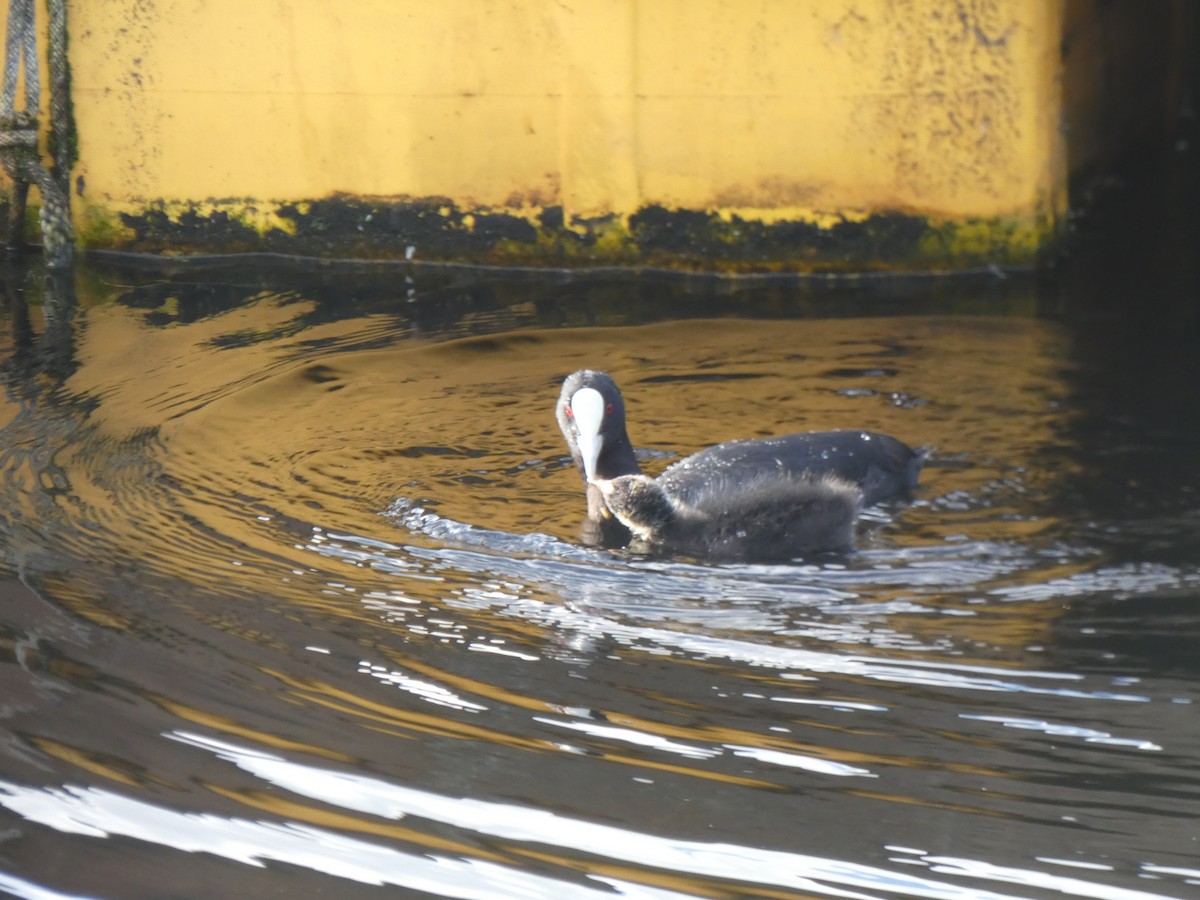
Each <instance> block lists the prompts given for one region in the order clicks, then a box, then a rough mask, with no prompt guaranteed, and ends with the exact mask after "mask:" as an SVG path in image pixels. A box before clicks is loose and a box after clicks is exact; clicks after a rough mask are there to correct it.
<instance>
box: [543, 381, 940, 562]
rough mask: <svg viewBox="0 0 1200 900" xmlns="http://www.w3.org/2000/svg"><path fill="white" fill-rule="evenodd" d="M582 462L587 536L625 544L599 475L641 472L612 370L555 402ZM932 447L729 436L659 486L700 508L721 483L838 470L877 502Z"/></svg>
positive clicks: (804, 436) (905, 481) (905, 487)
mask: <svg viewBox="0 0 1200 900" xmlns="http://www.w3.org/2000/svg"><path fill="white" fill-rule="evenodd" d="M555 414H556V416H557V418H558V424H559V427H560V428H561V429H562V433H563V436H564V437H565V438H566V441H567V446H568V447H569V448H570V450H571V458H572V459H573V460H574V461H575V467H576V468H577V469H578V470H579V474H580V476H581V477H582V478H583V480H584V482H585V483H586V485H587V488H586V490H587V497H588V519H587V522H588V523H591V525H590V527H588V526H587V523H585V534H584V537H585V539H597V540H600V541H602V542H603V543H605V544H614V543H623V542H624V541H625V540H628V536H629V533H628V531H627V530H626V529H624V528H622V527H620V526H618V525H617V524H616V523H614V522H612V520H611V519H610V518H608V516H607V513H608V509H607V507H606V505H605V502H604V499H603V497H602V495H601V493H600V490H599V488H598V487H597V486H596V485H595V484H594V483H593V482H594V481H596V480H612V479H614V478H618V477H620V476H622V475H640V474H641V472H642V470H641V467H640V466H639V465H638V462H637V458H636V457H635V456H634V452H633V445H632V444H631V443H630V441H629V435H628V433H627V431H626V425H625V401H624V398H623V397H622V396H621V391H620V390H619V389H618V388H617V385H616V382H614V381H613V380H612V378H611V377H609V376H608V375H607V374H605V373H604V372H598V371H595V370H592V369H581V370H579V371H578V372H574V373H572V374H571V375H569V376H567V378H566V380H565V381H564V382H563V387H562V393H561V394H560V395H559V399H558V405H557V406H556V408H555ZM925 456H926V452H925V451H924V450H913V449H912V448H911V447H909V446H908V445H906V444H904V443H902V442H901V441H898V440H896V438H894V437H890V436H889V435H886V434H879V433H877V432H871V431H812V432H802V433H799V434H788V435H783V436H781V437H773V438H762V439H753V440H737V441H727V442H726V443H723V444H717V445H716V446H713V447H709V448H707V449H706V450H701V451H700V452H699V453H696V454H694V455H692V456H689V457H687V458H685V459H681V460H680V461H679V462H677V463H675V464H673V465H672V466H670V467H669V468H668V469H667V470H666V471H665V472H663V474H662V475H661V476H660V477H659V479H658V483H659V485H660V486H661V487H662V488H663V489H664V490H665V491H666V492H667V493H668V494H669V495H670V496H671V497H672V498H674V499H675V500H677V501H679V502H681V503H683V504H686V505H689V506H694V505H695V502H696V499H697V497H698V496H700V495H701V494H703V493H704V492H706V491H707V490H708V489H709V486H710V485H711V484H713V483H717V482H720V483H723V484H725V485H726V488H725V494H726V496H729V495H730V491H731V486H733V485H736V484H750V483H753V484H755V485H759V484H761V483H764V482H769V479H770V477H771V476H772V475H774V476H777V477H780V478H783V479H787V478H793V477H809V478H811V477H815V476H822V475H833V476H836V477H837V478H839V479H841V480H843V481H847V482H850V483H852V484H854V485H856V486H857V487H858V488H859V490H860V491H861V493H862V504H863V505H865V506H870V505H872V504H874V503H878V502H879V501H881V500H885V499H887V498H889V497H894V496H897V495H903V494H905V493H906V492H908V491H909V490H911V489H912V488H913V487H914V486H916V483H917V478H918V476H919V475H920V471H921V466H922V464H923V463H924V461H925Z"/></svg>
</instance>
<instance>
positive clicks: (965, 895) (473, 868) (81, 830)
mask: <svg viewBox="0 0 1200 900" xmlns="http://www.w3.org/2000/svg"><path fill="white" fill-rule="evenodd" d="M167 737H170V738H171V739H173V740H176V741H179V742H181V743H184V744H186V745H188V746H191V747H195V748H199V749H202V750H205V751H207V752H209V753H212V754H213V755H214V756H216V757H217V758H219V759H221V760H224V761H226V762H229V763H232V764H233V765H235V766H236V767H237V768H239V769H241V770H242V771H244V772H247V773H250V774H252V775H254V776H255V777H257V778H259V779H261V780H262V781H264V782H265V783H267V784H269V785H271V786H273V787H274V788H277V789H279V790H283V791H287V792H289V793H291V794H294V795H297V796H301V797H305V798H308V799H310V800H315V801H319V802H321V803H325V804H329V805H332V806H334V807H337V808H341V809H344V810H347V811H350V812H353V813H356V814H360V815H366V816H372V817H376V818H381V819H386V820H390V821H395V820H399V819H402V818H405V817H414V818H417V819H421V820H425V821H428V822H436V823H440V824H441V825H443V826H450V827H452V828H456V829H461V830H464V831H469V832H473V833H475V834H478V835H483V836H488V837H492V838H500V839H503V840H505V841H513V842H521V843H523V844H530V845H534V846H540V847H557V848H560V849H562V850H563V851H566V852H568V853H569V854H586V855H588V856H601V857H603V858H606V859H608V860H612V861H618V862H622V863H627V864H632V865H636V866H641V867H645V868H646V869H647V870H649V871H659V872H662V871H666V872H674V873H677V874H679V875H684V876H696V875H701V876H706V877H709V878H716V879H721V880H722V881H727V882H733V883H743V884H753V885H760V886H768V887H773V888H780V889H789V890H797V891H804V892H806V893H810V894H816V895H820V896H827V897H847V898H859V900H868V898H877V897H883V896H889V895H899V896H905V897H924V898H944V900H1001V898H1005V900H1011V898H1016V897H1020V896H1024V893H1021V894H1010V893H1007V892H1002V891H1000V892H998V891H996V890H993V889H992V888H988V887H983V886H980V885H979V884H959V883H955V882H954V881H949V880H946V879H944V878H937V879H935V878H928V877H921V876H915V875H912V874H908V873H905V872H901V871H894V870H889V869H883V868H879V867H876V866H868V865H862V864H858V863H854V862H849V861H845V860H837V859H828V858H823V857H818V856H811V855H806V854H802V853H792V852H787V851H781V850H768V849H763V848H758V847H749V846H743V845H737V844H731V843H723V842H712V843H706V842H698V841H691V840H679V839H673V838H670V837H665V836H660V835H655V834H650V833H646V832H637V831H633V830H629V829H624V828H617V827H613V826H610V825H601V824H597V823H594V822H588V821H585V820H582V819H577V818H572V817H569V816H564V815H559V814H556V813H553V812H550V811H548V810H541V809H532V808H527V807H521V806H516V805H513V804H507V803H497V802H490V801H484V800H478V799H473V798H469V797H450V796H445V795H442V794H436V793H432V792H429V791H424V790H419V789H416V788H412V787H404V786H401V785H398V784H393V783H390V782H387V781H384V780H382V779H378V778H370V777H366V776H363V775H359V774H355V773H352V772H338V771H332V770H329V769H323V768H318V767H315V766H312V765H304V764H300V763H296V762H292V761H289V760H286V759H283V758H281V757H278V756H275V755H273V754H269V753H265V752H262V751H257V750H253V749H250V748H247V747H243V746H238V745H235V744H232V743H229V742H227V741H223V740H217V739H214V738H211V737H206V736H203V735H199V734H196V733H190V732H174V733H172V734H169V735H167ZM0 805H3V806H5V807H7V808H8V809H10V810H12V811H13V812H16V813H18V814H19V815H21V816H23V817H24V818H25V819H27V820H28V821H32V822H38V823H40V824H42V825H46V826H48V827H50V828H54V829H57V830H59V831H62V832H67V833H72V834H80V835H87V836H90V837H96V838H104V837H110V836H118V835H119V836H123V837H129V838H134V839H137V840H142V841H148V842H151V843H155V844H160V845H165V846H170V847H173V848H175V849H177V850H183V851H187V852H207V853H212V854H215V855H217V856H220V857H223V858H225V859H229V860H233V861H236V862H240V863H243V864H245V865H250V866H256V867H257V866H262V865H264V864H265V863H267V862H286V863H289V864H292V865H297V866H302V867H305V868H309V869H313V870H316V871H320V872H323V873H325V874H328V875H332V876H335V877H338V878H344V879H349V880H352V881H357V882H361V883H364V884H378V885H395V886H402V887H408V888H412V889H415V890H425V891H431V892H435V893H440V894H443V895H446V896H452V897H464V898H475V897H479V898H483V897H500V898H504V897H512V898H517V897H523V898H538V897H546V898H551V897H584V896H587V897H591V896H597V894H598V892H599V891H600V890H601V889H600V888H599V887H597V888H595V889H593V888H591V887H588V886H583V885H579V884H572V883H571V882H569V881H564V880H561V879H555V878H549V877H546V876H542V875H537V874H534V873H531V872H528V871H525V870H519V869H514V868H511V867H508V866H502V865H497V864H495V863H491V862H487V861H483V860H477V859H462V858H451V857H448V856H444V855H440V854H438V855H433V854H410V853H403V852H400V851H398V850H395V849H393V848H390V847H387V846H383V845H381V844H378V843H373V842H369V841H364V840H360V839H358V838H354V837H347V836H344V835H342V834H338V833H336V832H332V831H329V830H327V829H322V828H316V827H313V826H310V825H307V824H302V823H297V822H267V821H251V820H248V819H240V818H228V817H222V816H216V815H211V814H200V813H179V812H176V811H173V810H169V809H166V808H164V807H161V806H156V805H152V804H149V803H145V802H142V801H139V800H134V799H130V798H127V797H123V796H121V795H119V794H115V793H113V792H111V791H107V790H103V789H100V788H86V787H74V786H65V787H61V788H44V789H43V788H29V787H24V786H20V785H16V784H13V783H10V782H2V781H0ZM419 825H420V823H414V824H413V827H419ZM892 850H893V852H896V853H898V854H900V856H898V857H894V861H895V862H897V863H904V864H909V865H912V864H917V865H922V866H926V867H928V869H929V871H930V872H931V873H933V874H936V875H943V876H950V877H952V878H957V879H963V880H967V881H971V882H985V883H995V882H999V883H1004V884H1013V885H1019V886H1021V888H1023V889H1026V890H1028V889H1039V890H1046V891H1052V892H1055V893H1058V894H1061V895H1065V896H1074V897H1089V898H1099V900H1164V898H1165V897H1167V896H1168V895H1164V894H1158V893H1154V892H1150V891H1140V890H1129V889H1123V888H1116V887H1109V886H1106V885H1104V884H1103V883H1098V882H1094V881H1090V880H1087V879H1086V878H1080V877H1065V876H1062V875H1056V874H1052V873H1049V872H1043V871H1037V870H1033V869H1026V868H1017V867H1012V866H999V865H994V864H991V863H987V862H983V861H979V860H971V859H963V858H956V857H948V856H935V855H926V854H924V853H923V852H922V851H920V850H916V849H910V848H898V847H893V848H892ZM587 878H588V879H589V880H592V881H596V882H600V883H602V884H603V885H604V888H603V891H604V892H606V893H608V895H609V896H612V895H613V894H614V893H615V895H617V896H621V897H633V898H638V897H647V898H667V897H678V896H682V895H680V894H676V893H674V892H671V891H666V890H662V889H658V888H654V887H652V886H649V885H643V884H636V883H633V882H630V881H628V880H623V881H622V880H616V879H612V878H608V877H603V876H598V875H588V876H587Z"/></svg>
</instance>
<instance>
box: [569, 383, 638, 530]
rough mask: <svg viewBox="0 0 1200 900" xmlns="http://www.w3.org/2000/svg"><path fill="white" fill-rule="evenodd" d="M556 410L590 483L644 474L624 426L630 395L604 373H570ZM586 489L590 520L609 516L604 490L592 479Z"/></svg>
mask: <svg viewBox="0 0 1200 900" xmlns="http://www.w3.org/2000/svg"><path fill="white" fill-rule="evenodd" d="M554 414H555V417H556V418H557V419H558V427H559V428H560V429H562V433H563V437H564V438H566V441H567V446H568V447H569V448H570V450H571V459H572V460H574V462H575V468H577V469H578V470H579V475H580V477H581V478H582V479H583V481H584V482H585V483H587V482H590V481H592V479H597V478H599V479H611V478H616V477H618V476H620V475H634V474H640V473H641V471H642V470H641V467H640V466H639V465H638V462H637V458H636V457H635V456H634V453H633V445H632V444H631V443H630V442H629V435H628V434H627V433H626V431H625V400H624V398H623V397H622V396H621V391H620V390H619V389H618V388H617V384H616V382H615V381H613V380H612V378H610V377H609V376H608V375H606V374H605V373H604V372H597V371H594V370H592V369H580V370H579V371H578V372H574V373H572V374H571V375H568V376H567V378H566V380H565V381H563V386H562V393H560V394H559V397H558V404H557V406H555V409H554ZM587 492H588V519H589V520H591V521H594V522H598V521H600V520H602V519H604V518H607V513H608V511H607V509H606V507H605V505H604V501H603V499H602V498H601V496H600V491H599V489H598V488H596V487H595V486H594V485H592V484H588V488H587Z"/></svg>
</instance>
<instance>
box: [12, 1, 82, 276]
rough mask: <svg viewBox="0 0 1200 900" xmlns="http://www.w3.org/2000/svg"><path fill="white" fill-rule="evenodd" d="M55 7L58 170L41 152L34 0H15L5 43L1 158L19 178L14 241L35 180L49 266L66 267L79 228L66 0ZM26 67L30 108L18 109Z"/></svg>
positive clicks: (54, 97) (52, 69) (52, 97)
mask: <svg viewBox="0 0 1200 900" xmlns="http://www.w3.org/2000/svg"><path fill="white" fill-rule="evenodd" d="M49 6H50V82H51V88H52V90H51V94H50V105H51V128H52V132H51V134H52V137H53V149H54V170H55V174H54V175H51V173H50V172H49V171H48V170H47V169H46V167H45V166H44V165H42V158H41V154H40V153H39V152H38V120H37V113H38V109H39V106H40V103H41V95H40V90H41V84H40V80H39V75H38V59H37V31H36V26H35V24H34V9H33V0H9V7H8V34H7V35H6V39H5V42H4V75H3V78H2V79H0V163H2V164H3V166H4V170H5V171H6V172H8V174H9V177H11V178H12V180H13V183H14V191H13V207H12V211H13V216H12V221H11V222H10V231H9V243H10V244H15V245H19V244H20V242H21V237H22V231H23V227H24V207H25V202H24V201H25V193H26V191H27V190H28V186H29V185H30V184H36V185H37V186H38V190H39V191H40V192H41V195H42V209H41V214H40V216H39V218H40V221H41V226H42V251H43V254H44V256H45V259H46V265H47V266H49V267H50V268H63V267H66V266H69V265H70V264H71V258H72V256H73V254H74V249H75V232H74V229H72V228H71V203H70V200H69V199H68V197H67V183H66V179H67V176H68V173H69V172H70V164H71V158H70V152H71V149H70V148H71V144H70V116H69V108H68V90H69V84H68V78H69V74H68V73H69V69H68V68H67V56H66V45H67V29H66V5H65V0H49ZM22 67H24V74H25V77H24V83H25V108H24V109H23V110H19V111H18V110H17V109H16V94H17V80H18V77H19V76H20V74H21V69H22ZM55 175H57V178H56V177H55ZM18 215H19V217H20V221H18Z"/></svg>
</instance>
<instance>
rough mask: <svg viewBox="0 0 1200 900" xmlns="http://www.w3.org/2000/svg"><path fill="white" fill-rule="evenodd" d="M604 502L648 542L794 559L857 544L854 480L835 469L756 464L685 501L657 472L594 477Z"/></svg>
mask: <svg viewBox="0 0 1200 900" xmlns="http://www.w3.org/2000/svg"><path fill="white" fill-rule="evenodd" d="M593 483H594V484H595V485H596V487H597V488H599V489H600V492H601V494H602V495H603V496H604V501H605V503H606V504H607V506H608V509H609V510H610V511H611V512H612V514H613V515H614V516H616V517H617V518H618V519H619V520H620V521H621V522H622V523H624V524H625V526H626V527H628V528H629V530H630V531H631V532H633V535H634V540H635V543H637V542H641V543H643V544H645V545H646V546H647V547H648V548H649V549H651V550H656V551H665V552H671V553H682V554H685V555H687V556H701V557H709V558H713V559H725V560H731V559H733V560H742V559H757V560H767V559H792V558H793V557H796V556H802V555H807V554H812V553H824V552H840V551H846V550H849V549H851V547H853V545H854V523H855V520H856V519H857V518H858V513H859V510H860V508H861V505H862V492H861V491H860V490H859V488H858V486H857V485H855V484H851V483H850V482H848V481H844V480H842V479H840V478H838V477H837V476H836V475H830V474H824V475H817V476H813V475H790V474H787V473H782V472H756V473H753V474H752V475H751V476H750V477H749V479H745V478H737V477H733V476H731V477H727V478H718V479H714V480H712V481H709V482H708V483H707V484H705V485H704V487H703V488H697V489H695V490H693V492H692V494H691V497H690V498H689V500H687V501H685V500H683V499H681V498H680V497H679V496H677V495H676V494H674V493H672V492H671V491H670V490H669V489H668V488H667V487H666V486H664V484H663V481H662V479H659V480H657V481H656V480H655V479H653V478H650V477H648V476H646V475H621V476H619V477H617V478H614V479H612V480H611V481H607V480H603V479H597V480H596V481H595V482H593Z"/></svg>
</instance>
